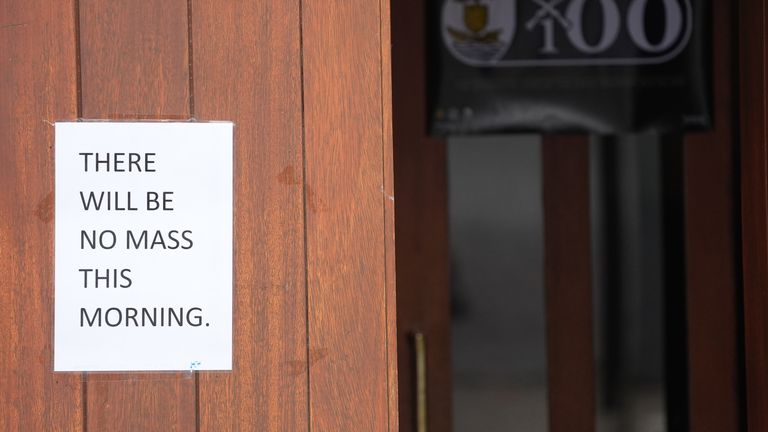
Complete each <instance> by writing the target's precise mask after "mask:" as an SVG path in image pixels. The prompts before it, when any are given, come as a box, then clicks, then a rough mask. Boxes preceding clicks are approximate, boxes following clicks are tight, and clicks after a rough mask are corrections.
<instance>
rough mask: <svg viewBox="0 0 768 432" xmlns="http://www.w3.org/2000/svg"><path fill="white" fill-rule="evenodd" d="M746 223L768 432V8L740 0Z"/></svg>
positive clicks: (747, 282) (752, 398) (756, 356)
mask: <svg viewBox="0 0 768 432" xmlns="http://www.w3.org/2000/svg"><path fill="white" fill-rule="evenodd" d="M738 4H739V31H738V37H739V72H740V76H739V82H740V84H739V85H740V91H739V94H740V110H739V111H740V138H741V143H740V147H741V193H742V198H741V224H742V271H743V276H742V277H743V289H744V343H745V363H746V387H747V423H748V430H749V431H764V430H768V368H766V364H768V288H767V287H768V230H766V228H767V227H766V220H768V187H767V186H766V180H768V170H767V169H766V162H767V161H768V159H766V158H767V157H768V152H767V149H766V116H767V115H768V111H766V96H767V94H766V92H767V91H768V87H766V61H767V60H768V53H767V52H766V25H767V23H766V20H767V19H768V13H766V5H765V1H764V0H743V1H739V2H738Z"/></svg>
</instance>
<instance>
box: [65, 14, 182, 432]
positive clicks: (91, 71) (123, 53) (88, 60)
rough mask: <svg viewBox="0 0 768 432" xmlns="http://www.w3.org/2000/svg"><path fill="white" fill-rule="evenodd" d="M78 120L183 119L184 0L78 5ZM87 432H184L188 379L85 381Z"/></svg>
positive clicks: (95, 377)
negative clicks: (80, 113) (80, 94)
mask: <svg viewBox="0 0 768 432" xmlns="http://www.w3.org/2000/svg"><path fill="white" fill-rule="evenodd" d="M79 3H80V5H79V12H80V17H79V18H80V21H79V22H80V70H81V92H82V116H83V117H85V118H97V119H98V118H113V119H114V118H124V119H157V118H188V117H190V115H191V113H190V103H189V96H190V94H189V66H188V59H189V57H188V55H187V53H188V41H187V33H188V28H187V3H186V1H185V0H145V1H132V0H120V1H111V0H92V1H80V2H79ZM87 386H88V388H87V407H86V409H87V411H86V413H87V416H86V417H87V428H88V431H90V432H94V431H110V432H113V431H135V430H141V431H189V430H194V429H195V427H196V418H195V412H196V394H195V379H194V376H193V375H192V374H189V373H178V374H162V373H152V374H89V376H88V384H87Z"/></svg>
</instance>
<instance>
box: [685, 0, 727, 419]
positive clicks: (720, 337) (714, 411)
mask: <svg viewBox="0 0 768 432" xmlns="http://www.w3.org/2000/svg"><path fill="white" fill-rule="evenodd" d="M733 6H734V3H732V2H725V1H723V2H713V3H712V7H713V11H712V13H713V22H714V34H716V35H720V36H718V37H715V38H713V45H712V50H713V51H712V56H713V62H712V65H713V77H712V78H713V83H714V100H713V102H714V105H713V106H714V129H712V130H711V131H708V132H704V133H689V134H687V135H686V136H685V140H684V150H683V151H684V163H685V168H684V176H685V179H684V183H685V231H686V232H685V237H686V248H685V255H686V266H685V267H686V280H687V316H688V376H689V391H688V395H689V410H690V415H689V421H690V430H691V431H692V432H737V431H739V430H741V429H740V428H741V422H740V416H741V412H740V406H741V405H742V400H741V394H740V392H741V388H740V377H739V368H740V365H739V363H740V361H741V359H740V356H739V350H740V349H741V348H740V344H739V343H738V338H739V325H738V323H737V319H738V318H737V314H738V312H737V310H738V306H737V302H738V301H739V290H738V278H737V264H736V253H737V252H736V251H737V247H738V246H737V243H736V242H737V238H738V236H737V235H736V234H737V233H736V223H735V215H734V212H735V211H736V203H737V201H736V194H737V192H736V179H735V176H736V173H735V172H734V166H735V165H734V155H735V154H736V133H735V130H734V127H733V124H732V123H733V122H732V119H733V109H734V108H735V98H734V96H733V94H732V93H733V88H734V80H733V79H734V77H733V74H732V73H731V69H732V67H733V62H734V61H735V55H732V53H731V46H732V45H733V41H734V40H733V38H732V37H731V35H732V32H731V23H732V21H733V13H732V12H733V9H734V7H733Z"/></svg>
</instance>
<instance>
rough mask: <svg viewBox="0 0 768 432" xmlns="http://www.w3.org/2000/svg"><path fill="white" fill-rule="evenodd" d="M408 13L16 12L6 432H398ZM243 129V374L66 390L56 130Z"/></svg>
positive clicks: (285, 6) (261, 6)
mask: <svg viewBox="0 0 768 432" xmlns="http://www.w3.org/2000/svg"><path fill="white" fill-rule="evenodd" d="M388 8H389V4H388V1H386V0H384V1H382V2H370V1H365V0H353V1H342V0H319V1H316V0H312V1H308V0H281V1H268V0H254V1H248V2H242V1H226V0H216V1H208V0H206V1H201V0H63V1H57V2H49V1H43V0H8V1H4V2H3V3H2V6H0V308H1V309H2V310H3V311H4V312H3V313H2V315H1V316H0V340H2V343H0V394H2V395H3V396H2V397H0V430H35V431H37V430H40V431H42V430H50V431H55V430H61V431H77V430H88V431H102V430H103V431H128V430H141V431H194V430H199V431H228V430H243V431H262V430H264V431H266V430H274V431H301V430H310V429H311V430H313V431H358V430H366V431H368V430H371V431H373V430H376V431H395V430H397V428H398V423H397V419H398V418H397V374H396V364H397V358H396V349H395V347H396V335H395V326H394V321H395V319H394V317H395V313H396V311H395V298H394V286H395V285H394V283H395V279H394V264H395V263H394V258H393V257H394V212H393V202H394V197H393V194H394V192H393V189H394V186H393V178H392V171H393V168H392V132H391V98H390V73H389V64H390V59H389V9H388ZM76 119H85V120H89V119H130V120H168V119H172V120H182V121H187V120H189V121H207V120H231V121H234V123H235V131H236V132H235V149H236V150H235V178H234V187H235V245H234V249H235V251H234V252H235V253H234V288H233V289H234V322H233V329H234V336H233V337H234V340H233V343H234V366H233V371H232V372H231V373H230V372H221V373H214V372H210V373H207V372H197V373H194V374H192V373H162V374H125V373H124V374H89V373H84V374H71V373H57V374H54V373H53V372H52V349H53V347H52V331H53V328H52V311H53V308H52V305H53V301H54V299H53V283H52V281H53V270H54V269H53V218H54V214H53V202H54V196H53V182H54V172H53V152H52V148H53V144H54V143H53V122H54V121H56V120H76Z"/></svg>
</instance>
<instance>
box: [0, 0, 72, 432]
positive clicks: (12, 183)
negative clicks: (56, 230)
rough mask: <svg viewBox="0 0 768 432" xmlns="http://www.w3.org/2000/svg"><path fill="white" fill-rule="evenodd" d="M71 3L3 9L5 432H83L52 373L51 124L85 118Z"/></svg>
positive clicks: (19, 1)
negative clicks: (80, 112)
mask: <svg viewBox="0 0 768 432" xmlns="http://www.w3.org/2000/svg"><path fill="white" fill-rule="evenodd" d="M74 10H75V7H74V4H73V2H72V1H58V2H53V3H52V2H49V1H43V0H6V1H3V2H2V3H1V4H0V308H2V313H0V430H2V431H76V430H80V429H81V428H82V398H81V395H82V384H81V376H80V374H54V373H53V350H52V342H53V336H52V331H53V124H52V122H53V121H56V120H74V119H76V118H77V78H76V71H77V66H76V63H75V58H76V55H75V52H76V44H75V39H76V38H75V17H74Z"/></svg>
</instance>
